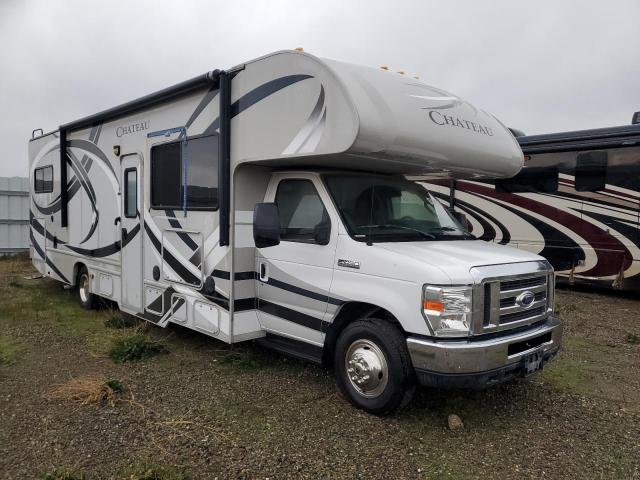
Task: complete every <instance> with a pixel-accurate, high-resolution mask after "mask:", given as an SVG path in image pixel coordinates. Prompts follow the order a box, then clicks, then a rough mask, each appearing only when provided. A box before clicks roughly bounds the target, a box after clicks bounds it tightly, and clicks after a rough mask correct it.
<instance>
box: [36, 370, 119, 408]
mask: <svg viewBox="0 0 640 480" xmlns="http://www.w3.org/2000/svg"><path fill="white" fill-rule="evenodd" d="M121 392H122V384H121V383H120V382H118V381H117V380H107V379H105V378H104V377H83V378H72V379H71V380H69V381H68V382H67V383H63V384H62V385H58V386H57V387H56V388H55V389H54V390H53V391H52V392H51V393H50V394H49V396H50V397H51V398H56V399H61V400H70V401H73V402H76V403H79V404H81V405H97V406H103V405H109V406H111V407H114V406H115V405H116V403H118V402H119V401H121V399H120V397H119V394H120V393H121Z"/></svg>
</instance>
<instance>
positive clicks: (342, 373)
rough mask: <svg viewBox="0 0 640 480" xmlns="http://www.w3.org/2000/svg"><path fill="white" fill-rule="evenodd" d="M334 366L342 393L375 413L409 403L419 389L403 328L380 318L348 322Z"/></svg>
mask: <svg viewBox="0 0 640 480" xmlns="http://www.w3.org/2000/svg"><path fill="white" fill-rule="evenodd" d="M334 365H335V372H336V381H337V384H338V388H339V389H340V391H341V392H342V394H343V395H344V396H345V397H346V398H347V399H348V400H349V401H350V402H351V403H352V404H353V405H354V406H356V407H358V408H361V409H362V410H365V411H367V412H369V413H373V414H375V415H384V414H387V413H391V412H393V411H394V410H396V409H397V408H399V407H401V406H404V405H406V404H407V403H409V401H410V400H411V397H412V396H413V392H414V391H415V381H414V373H413V367H412V365H411V358H410V356H409V351H408V350H407V343H406V339H405V337H404V335H403V334H402V331H401V330H400V329H399V328H398V327H396V326H395V325H393V324H391V323H389V322H387V321H384V320H380V319H378V318H367V319H364V320H358V321H356V322H353V323H351V324H349V325H347V327H346V328H345V329H344V330H343V331H342V333H341V334H340V336H339V337H338V341H337V342H336V348H335V357H334Z"/></svg>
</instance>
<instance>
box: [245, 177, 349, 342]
mask: <svg viewBox="0 0 640 480" xmlns="http://www.w3.org/2000/svg"><path fill="white" fill-rule="evenodd" d="M274 183H277V186H276V188H275V189H274V188H271V189H270V191H269V195H268V196H267V200H268V201H274V202H275V203H276V204H277V205H278V210H279V213H280V224H281V227H282V228H281V231H282V233H281V241H280V244H279V245H276V246H274V247H267V248H262V249H256V251H257V256H256V264H257V265H256V269H257V272H258V280H257V294H258V310H259V311H258V317H259V319H260V323H261V324H262V327H263V328H264V329H266V330H267V331H271V332H274V333H279V334H282V335H285V336H288V337H293V338H296V339H299V340H303V341H306V342H309V343H315V344H322V342H323V339H324V332H323V330H324V320H325V317H326V315H327V306H328V302H329V301H330V299H329V290H330V288H331V280H332V277H333V259H334V254H335V249H336V240H337V223H336V219H333V221H332V219H331V217H330V215H329V213H328V210H327V208H326V205H328V198H323V197H325V195H326V194H325V193H322V195H321V194H320V192H323V190H322V189H321V188H318V187H320V185H316V184H315V183H314V181H313V179H312V178H280V179H277V178H276V179H275V182H274ZM272 187H273V185H272ZM327 221H329V222H331V224H332V228H331V235H330V238H329V242H328V244H326V245H322V244H320V243H318V242H317V241H316V240H315V239H314V229H315V227H316V225H318V224H320V223H321V222H325V223H326V222H327Z"/></svg>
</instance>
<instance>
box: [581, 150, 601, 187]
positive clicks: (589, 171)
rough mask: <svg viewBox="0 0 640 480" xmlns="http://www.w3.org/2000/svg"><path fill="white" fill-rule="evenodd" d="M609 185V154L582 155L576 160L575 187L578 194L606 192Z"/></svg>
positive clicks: (589, 153) (592, 153)
mask: <svg viewBox="0 0 640 480" xmlns="http://www.w3.org/2000/svg"><path fill="white" fill-rule="evenodd" d="M606 185H607V152H586V153H580V154H579V155H578V158H577V159H576V171H575V187H576V190H577V191H578V192H595V191H597V190H604V189H605V187H606Z"/></svg>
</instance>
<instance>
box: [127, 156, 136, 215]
mask: <svg viewBox="0 0 640 480" xmlns="http://www.w3.org/2000/svg"><path fill="white" fill-rule="evenodd" d="M137 213H138V170H137V169H135V168H128V169H126V170H125V171H124V216H125V217H127V218H136V215H137Z"/></svg>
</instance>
